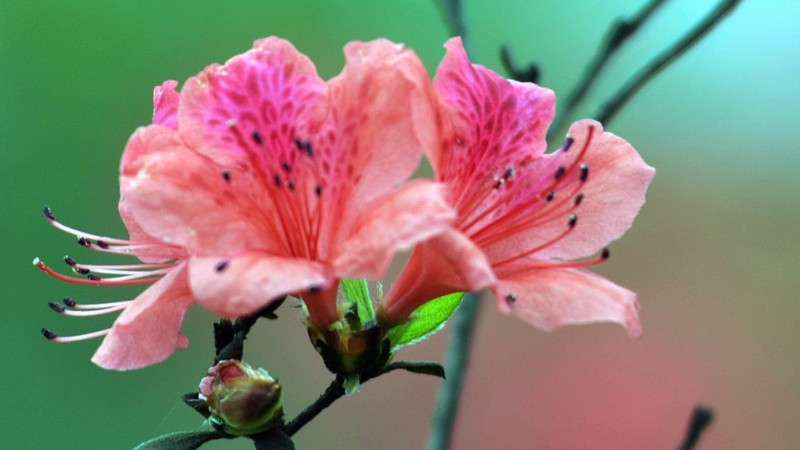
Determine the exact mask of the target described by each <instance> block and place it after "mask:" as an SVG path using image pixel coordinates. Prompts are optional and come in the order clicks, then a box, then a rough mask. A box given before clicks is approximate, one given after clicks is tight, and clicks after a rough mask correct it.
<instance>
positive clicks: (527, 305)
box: [382, 38, 655, 336]
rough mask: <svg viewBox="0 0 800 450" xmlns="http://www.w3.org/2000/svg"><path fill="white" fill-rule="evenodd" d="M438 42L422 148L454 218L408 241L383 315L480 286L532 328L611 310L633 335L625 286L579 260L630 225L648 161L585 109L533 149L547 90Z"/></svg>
mask: <svg viewBox="0 0 800 450" xmlns="http://www.w3.org/2000/svg"><path fill="white" fill-rule="evenodd" d="M446 48H447V55H446V56H445V58H444V60H443V61H442V63H441V65H440V66H439V68H438V70H437V72H436V77H435V81H434V84H435V87H436V90H437V91H438V94H439V96H440V99H441V104H442V109H443V111H444V112H443V114H444V115H445V116H446V119H445V122H446V123H449V124H450V126H451V129H452V132H451V133H450V137H449V138H448V139H446V140H445V141H444V142H443V144H442V145H441V146H437V147H433V151H432V152H431V153H430V155H429V156H430V159H431V163H432V165H433V168H434V171H435V173H436V178H437V180H439V181H441V182H444V183H446V185H447V189H448V192H447V197H448V201H449V202H450V203H451V204H452V205H453V207H454V208H455V209H456V211H457V213H458V218H457V219H456V221H455V222H454V224H453V226H452V228H451V229H449V230H448V231H446V232H445V233H443V234H440V235H438V236H436V237H434V238H432V239H430V240H428V241H426V242H424V243H422V244H419V245H418V246H417V248H416V249H415V250H414V252H413V253H412V256H411V258H410V261H409V263H408V265H407V266H406V267H405V269H404V270H403V272H402V273H401V275H400V277H399V278H398V281H397V283H396V284H395V285H394V286H393V287H392V289H391V290H390V292H388V293H387V296H386V298H385V299H384V301H383V303H382V308H383V314H384V317H385V318H387V319H388V320H389V321H397V322H400V321H403V320H405V319H406V318H407V317H409V315H410V314H412V312H413V311H414V310H415V309H416V308H417V307H419V306H420V305H422V304H423V303H425V302H426V301H428V300H430V299H432V298H436V297H438V296H440V295H444V294H446V293H449V292H456V291H477V290H480V289H482V288H485V287H489V288H491V289H492V290H493V291H494V294H495V298H496V304H497V307H498V308H499V309H500V310H501V311H503V312H506V313H513V314H516V315H517V316H519V317H521V318H522V319H523V320H526V321H528V322H530V323H532V324H533V325H535V326H537V327H538V328H541V329H544V330H550V329H553V328H556V327H558V326H561V325H564V324H569V323H587V322H595V321H613V322H619V323H622V324H623V325H624V326H625V328H626V329H627V331H628V333H629V334H630V335H632V336H637V335H639V334H640V333H641V325H640V323H639V318H638V309H639V305H638V302H637V299H636V294H634V293H633V292H631V291H629V290H627V289H625V288H622V287H620V286H617V285H616V284H613V283H612V282H610V281H608V280H606V279H604V278H602V277H600V276H598V275H595V274H593V273H591V272H589V271H587V270H585V269H584V267H586V266H590V265H594V264H598V263H601V262H603V261H604V260H605V259H606V258H607V257H608V250H607V249H605V248H604V247H605V246H606V245H607V244H608V243H609V242H611V241H613V240H615V239H617V238H619V237H620V236H621V235H622V234H623V233H624V232H625V231H626V230H627V229H628V228H629V227H630V225H631V223H632V222H633V219H634V217H635V216H636V214H637V213H638V211H639V209H640V208H641V206H642V205H643V203H644V200H645V191H646V189H647V186H648V185H649V183H650V181H651V179H652V178H653V175H654V173H655V172H654V170H653V169H652V168H651V167H649V166H647V164H645V163H644V161H642V159H641V158H640V157H639V155H638V154H637V153H636V151H635V150H634V148H633V147H631V145H630V144H628V143H627V142H625V141H624V140H622V139H620V138H619V137H617V136H615V135H613V134H611V133H607V132H604V131H603V128H602V126H601V125H600V124H599V123H597V122H595V121H591V120H583V121H580V122H577V123H575V124H573V125H572V126H571V127H570V130H569V137H568V138H567V140H566V141H565V143H564V145H563V146H562V147H561V148H560V149H558V150H557V151H555V152H553V153H550V154H545V150H546V142H545V136H546V131H547V127H548V126H549V124H550V121H551V120H552V117H553V115H554V109H555V106H554V105H555V99H554V95H553V93H552V92H551V91H550V90H548V89H544V88H541V87H539V86H537V85H535V84H532V83H518V82H515V81H511V80H505V79H503V78H502V77H500V76H499V75H497V74H496V73H494V72H492V71H490V70H488V69H486V68H484V67H481V66H479V65H473V64H471V63H470V61H469V59H468V58H467V55H466V53H465V51H464V49H463V47H462V44H461V41H460V39H457V38H456V39H452V40H450V41H448V42H447V44H446ZM598 253H599V254H598ZM592 254H596V255H597V256H595V257H591V256H588V258H589V259H582V260H576V258H586V257H587V255H592Z"/></svg>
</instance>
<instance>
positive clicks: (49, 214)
mask: <svg viewBox="0 0 800 450" xmlns="http://www.w3.org/2000/svg"><path fill="white" fill-rule="evenodd" d="M42 212H43V213H44V217H45V218H46V219H47V221H48V222H50V224H51V225H53V226H54V227H56V228H58V229H59V230H61V231H64V232H66V233H69V234H72V235H74V236H78V237H79V238H84V239H92V240H95V241H98V242H99V243H100V244H98V245H100V246H101V247H102V246H103V245H104V244H122V245H129V244H132V242H131V241H128V240H125V239H115V238H110V237H105V236H99V235H96V234H89V233H84V232H83V231H80V230H76V229H75V228H72V227H68V226H66V225H64V224H63V223H61V222H59V221H57V220H56V217H55V215H53V210H52V209H50V207H49V206H45V207H44V208H43V210H42ZM105 246H106V247H107V245H105Z"/></svg>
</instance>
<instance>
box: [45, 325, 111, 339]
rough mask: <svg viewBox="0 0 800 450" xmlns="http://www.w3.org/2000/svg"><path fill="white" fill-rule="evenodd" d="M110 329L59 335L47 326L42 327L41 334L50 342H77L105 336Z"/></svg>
mask: <svg viewBox="0 0 800 450" xmlns="http://www.w3.org/2000/svg"><path fill="white" fill-rule="evenodd" d="M110 331H111V328H107V329H105V330H100V331H94V332H92V333H86V334H79V335H77V336H59V335H57V334H56V333H54V332H53V331H51V330H48V329H47V328H42V336H44V337H45V339H47V340H48V341H51V342H78V341H85V340H87V339H94V338H98V337H102V336H105V335H107V334H108V333H109V332H110Z"/></svg>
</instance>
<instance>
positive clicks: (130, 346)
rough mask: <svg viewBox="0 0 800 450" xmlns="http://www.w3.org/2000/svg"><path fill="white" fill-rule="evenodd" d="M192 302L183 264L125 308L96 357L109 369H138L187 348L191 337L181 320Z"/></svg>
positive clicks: (94, 359)
mask: <svg viewBox="0 0 800 450" xmlns="http://www.w3.org/2000/svg"><path fill="white" fill-rule="evenodd" d="M192 303H194V299H193V298H192V296H191V293H190V292H189V285H188V279H187V270H186V266H185V265H183V264H182V265H180V266H178V267H176V268H175V269H173V270H171V271H170V272H169V273H168V274H167V275H166V276H165V277H164V278H162V279H161V280H159V281H157V282H156V283H155V284H153V285H152V286H150V288H148V289H147V290H145V291H144V292H142V293H141V294H140V295H139V296H138V297H137V298H136V299H135V300H134V301H133V303H132V304H131V305H130V306H128V307H127V308H125V311H124V312H123V313H122V314H120V316H119V317H118V318H117V320H116V321H115V322H114V326H113V327H112V328H111V331H110V332H109V333H108V335H106V337H105V339H104V340H103V343H102V344H101V345H100V348H99V349H98V350H97V352H96V353H95V354H94V356H93V357H92V361H93V362H94V363H95V364H97V365H98V366H100V367H103V368H106V369H115V370H128V369H138V368H141V367H145V366H149V365H151V364H155V363H157V362H160V361H163V360H165V359H167V357H169V356H170V355H171V354H172V353H173V352H174V351H175V349H176V348H186V346H187V345H189V341H188V339H186V336H184V335H183V333H182V332H181V324H182V323H183V317H184V316H185V315H186V311H187V310H188V309H189V306H191V304H192Z"/></svg>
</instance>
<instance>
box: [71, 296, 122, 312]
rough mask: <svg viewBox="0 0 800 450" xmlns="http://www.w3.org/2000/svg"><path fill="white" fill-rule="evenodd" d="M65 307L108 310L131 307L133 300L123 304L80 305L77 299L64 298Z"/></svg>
mask: <svg viewBox="0 0 800 450" xmlns="http://www.w3.org/2000/svg"><path fill="white" fill-rule="evenodd" d="M61 301H62V302H64V305H66V306H68V307H70V308H73V309H106V308H113V307H115V306H118V305H126V306H127V305H129V304H130V303H131V301H132V300H124V301H121V302H109V303H78V302H76V301H75V299H73V298H71V297H64V299H63V300H61Z"/></svg>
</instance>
